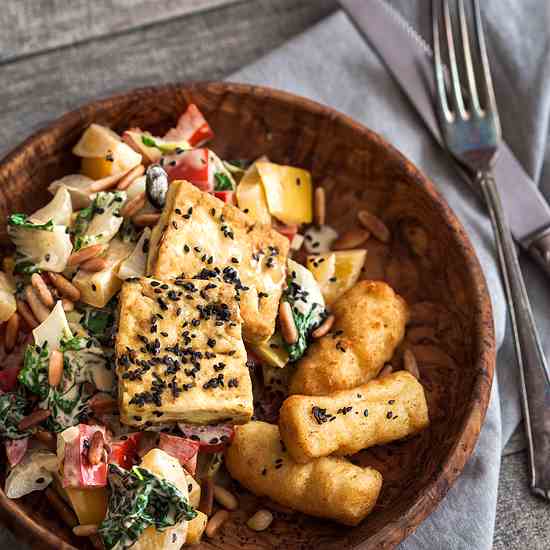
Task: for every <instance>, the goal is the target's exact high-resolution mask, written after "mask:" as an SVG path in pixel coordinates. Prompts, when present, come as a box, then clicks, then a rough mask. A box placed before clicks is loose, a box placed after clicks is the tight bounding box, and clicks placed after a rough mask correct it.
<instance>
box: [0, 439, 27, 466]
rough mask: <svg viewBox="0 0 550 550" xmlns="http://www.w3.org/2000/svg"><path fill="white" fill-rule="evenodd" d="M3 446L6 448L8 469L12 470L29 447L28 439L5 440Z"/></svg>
mask: <svg viewBox="0 0 550 550" xmlns="http://www.w3.org/2000/svg"><path fill="white" fill-rule="evenodd" d="M4 445H5V446H6V457H7V459H8V464H9V465H10V468H13V467H14V466H17V465H18V464H19V463H20V462H21V460H22V459H23V457H24V456H25V453H26V452H27V449H28V447H29V438H28V437H24V438H22V439H6V441H4Z"/></svg>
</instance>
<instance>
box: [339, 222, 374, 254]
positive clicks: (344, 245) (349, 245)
mask: <svg viewBox="0 0 550 550" xmlns="http://www.w3.org/2000/svg"><path fill="white" fill-rule="evenodd" d="M369 237H370V233H369V232H368V231H367V230H366V229H361V228H360V227H356V228H354V229H350V230H348V231H344V233H342V234H341V235H340V236H339V237H338V238H337V239H336V240H335V241H334V243H332V248H333V250H350V249H353V248H357V247H358V246H361V245H362V244H363V243H365V242H366V241H367V240H368V238H369Z"/></svg>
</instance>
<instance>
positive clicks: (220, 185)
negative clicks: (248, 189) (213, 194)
mask: <svg viewBox="0 0 550 550" xmlns="http://www.w3.org/2000/svg"><path fill="white" fill-rule="evenodd" d="M214 179H215V180H216V181H215V182H214V191H233V184H232V183H231V180H230V179H229V176H228V175H227V174H224V173H223V172H216V173H215V174H214Z"/></svg>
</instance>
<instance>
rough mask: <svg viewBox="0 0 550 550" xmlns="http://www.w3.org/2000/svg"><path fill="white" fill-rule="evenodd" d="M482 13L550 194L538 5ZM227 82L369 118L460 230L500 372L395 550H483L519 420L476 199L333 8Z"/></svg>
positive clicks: (530, 274) (507, 96) (420, 13)
mask: <svg viewBox="0 0 550 550" xmlns="http://www.w3.org/2000/svg"><path fill="white" fill-rule="evenodd" d="M369 1H371V2H378V1H382V0H369ZM366 4H368V1H366ZM391 5H393V7H391V6H388V9H395V10H396V11H398V12H400V13H401V14H402V15H404V16H405V17H406V18H407V20H408V21H410V22H411V24H412V25H413V26H414V27H415V28H416V29H417V30H418V32H419V33H420V34H421V35H422V36H424V37H425V38H426V39H427V41H428V43H430V42H431V38H430V37H431V33H430V30H429V29H430V19H429V14H430V11H429V3H428V2H426V1H424V0H418V1H410V0H401V1H394V2H391ZM483 11H484V16H485V20H486V30H487V32H488V47H489V51H490V54H491V59H492V60H493V59H494V62H493V64H492V68H493V77H494V80H495V87H496V92H497V99H498V104H499V110H500V113H501V119H502V127H503V133H504V136H505V139H506V140H507V141H508V143H509V145H510V146H511V148H512V150H513V151H514V153H515V154H516V155H517V157H518V159H519V160H520V162H521V163H522V164H523V166H524V168H525V169H526V171H527V172H528V173H529V174H530V175H531V177H532V178H533V179H534V181H536V182H538V183H540V185H541V188H542V189H543V190H545V191H547V192H550V176H549V175H548V170H549V169H550V166H546V173H545V153H546V142H547V134H548V126H547V125H548V114H549V113H548V110H549V107H550V105H549V100H550V93H549V91H550V90H548V82H550V80H549V79H548V78H547V77H548V74H547V73H548V70H549V69H550V63H549V62H548V61H550V60H549V58H548V57H549V50H548V46H549V34H548V30H547V29H548V23H549V22H550V17H549V13H550V12H549V8H548V4H546V3H545V2H543V1H536V0H529V1H527V2H522V3H521V4H520V3H519V2H514V1H512V0H507V1H505V2H488V3H483ZM230 79H232V80H235V81H245V82H250V83H256V84H264V85H269V86H273V87H276V88H281V89H284V90H288V91H290V92H294V93H297V94H300V95H303V96H306V97H309V98H311V99H314V100H316V101H319V102H321V103H325V104H327V105H330V106H332V107H334V108H336V109H338V110H340V111H342V112H344V113H346V114H347V115H350V116H352V117H354V118H356V119H357V120H359V121H361V122H363V123H364V124H366V125H368V126H369V127H370V128H372V129H373V130H375V131H377V132H379V133H380V134H381V135H382V136H384V137H385V138H386V139H387V140H388V141H390V142H391V143H393V144H394V145H396V146H397V147H398V148H399V149H400V150H401V151H402V152H403V153H404V154H405V155H406V156H408V157H409V158H410V159H411V160H412V161H413V162H414V163H415V164H416V165H417V166H419V167H420V168H421V169H422V170H423V171H424V172H425V173H426V174H427V175H428V176H429V177H430V178H431V179H432V180H433V181H434V182H435V183H436V185H437V187H438V188H439V190H440V191H441V192H442V193H443V195H444V196H445V197H446V199H447V200H448V202H449V204H450V205H451V207H452V208H453V210H454V211H455V213H456V214H457V215H458V217H459V218H460V220H461V221H462V223H463V224H464V226H465V227H466V229H467V231H468V234H469V235H470V238H471V239H472V241H473V244H474V247H475V249H476V252H477V254H478V257H479V259H480V261H481V264H482V266H483V271H484V273H485V276H486V278H487V282H488V286H489V291H490V293H491V299H492V304H493V311H494V317H495V328H496V335H497V342H498V345H499V347H500V351H499V355H498V367H497V373H498V374H497V378H496V379H495V384H494V387H493V394H492V399H491V403H490V406H489V410H488V413H487V419H486V421H485V424H484V427H483V430H482V432H481V436H480V439H479V442H478V445H477V448H476V450H475V453H474V455H473V457H472V459H471V460H470V462H469V463H468V465H467V467H466V469H465V471H464V474H463V475H462V476H461V477H460V478H459V480H458V482H457V483H456V484H455V486H454V487H453V488H452V489H451V491H450V493H449V495H448V497H447V498H446V499H445V500H444V502H443V503H442V504H441V505H440V506H439V508H438V509H437V511H436V512H435V513H434V514H432V515H431V516H430V518H428V520H427V521H425V522H424V523H423V524H422V525H421V526H420V527H419V529H418V530H417V531H416V532H415V533H414V534H413V535H411V536H410V537H409V538H408V539H407V540H406V541H405V542H404V543H403V544H402V545H401V548H402V549H403V550H413V549H415V550H416V549H418V550H420V549H426V548H430V549H442V550H443V549H448V548H452V549H456V550H459V549H460V550H462V549H480V550H481V549H488V548H491V546H492V542H493V531H494V521H495V510H496V498H497V487H498V474H499V468H500V456H501V451H502V448H503V446H504V445H505V443H506V442H507V441H508V439H509V437H510V436H511V434H512V432H513V431H514V429H515V428H516V426H517V424H518V423H519V421H520V417H521V412H520V404H519V396H518V391H517V372H516V366H515V361H514V358H513V352H512V345H511V341H510V335H509V333H508V332H507V331H506V306H505V302H504V297H503V291H502V287H501V284H500V279H499V275H498V271H497V267H496V261H495V256H494V252H495V251H494V247H493V239H492V233H491V228H490V224H489V221H488V219H487V217H486V215H485V212H484V211H483V209H482V207H481V204H480V202H479V201H478V200H477V198H476V197H475V196H474V194H473V193H472V191H471V190H470V189H468V188H466V187H465V186H464V185H463V184H462V183H461V181H460V180H459V178H458V177H457V175H456V172H455V170H454V167H453V164H452V162H451V161H450V160H448V159H447V158H446V157H445V156H444V155H442V153H441V150H440V149H439V147H438V145H437V144H436V142H435V141H434V140H433V139H432V138H431V136H430V135H429V134H428V133H427V131H426V130H425V128H424V127H423V123H422V121H421V119H420V118H419V116H418V115H417V114H416V113H415V112H414V110H413V109H412V107H411V106H410V104H409V103H408V101H407V100H406V99H405V97H404V95H403V93H402V92H401V91H400V90H399V89H398V87H397V85H396V84H395V83H394V81H393V80H392V79H391V77H390V75H389V74H388V72H387V71H386V69H385V68H384V66H383V65H382V64H381V62H380V60H379V59H378V57H377V56H376V54H375V53H374V52H373V50H372V49H371V48H370V47H369V46H368V45H367V44H366V43H365V42H364V41H363V40H362V38H361V37H360V36H359V34H358V33H357V31H356V30H355V28H354V27H353V26H352V25H351V23H350V22H349V20H348V19H347V17H346V16H345V15H344V14H343V13H341V12H340V13H337V14H335V15H333V16H331V17H329V18H327V19H326V20H324V21H322V22H321V23H319V24H318V25H317V26H316V27H315V28H314V29H312V30H310V31H308V32H306V33H304V34H302V35H301V36H300V37H298V38H296V39H294V40H292V41H291V42H289V43H288V44H286V45H285V46H283V47H281V48H280V49H278V50H277V51H275V52H273V53H272V54H270V55H268V56H267V57H266V58H264V59H261V60H259V61H258V62H256V63H254V64H253V65H251V66H249V67H246V68H245V69H243V70H241V71H239V72H237V73H236V74H234V75H232V76H231V77H230ZM545 175H546V178H545ZM545 179H546V180H548V182H547V184H546V186H545V185H544V181H545ZM526 214H527V213H526ZM528 264H529V265H528ZM523 265H524V270H525V273H526V277H527V284H528V286H529V288H530V290H531V292H530V295H531V299H532V301H533V304H534V306H535V313H536V317H537V321H538V323H539V328H540V331H541V334H542V335H543V340H544V347H545V351H546V352H547V355H548V351H550V338H548V328H549V326H550V324H549V321H548V319H547V316H546V315H545V312H547V311H548V305H549V304H550V292H547V288H548V282H547V281H546V280H545V279H544V278H543V276H542V275H540V274H539V273H538V270H537V268H536V267H535V266H534V265H531V263H530V262H529V260H526V261H525V262H524V264H523Z"/></svg>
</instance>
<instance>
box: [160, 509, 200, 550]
mask: <svg viewBox="0 0 550 550" xmlns="http://www.w3.org/2000/svg"><path fill="white" fill-rule="evenodd" d="M207 523H208V516H207V515H206V514H203V513H202V512H201V511H200V510H197V517H196V518H195V519H192V520H191V521H189V522H188V523H187V539H186V540H185V544H199V542H200V541H201V538H202V534H203V533H204V530H205V529H206V524H207ZM157 550H160V549H157Z"/></svg>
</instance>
